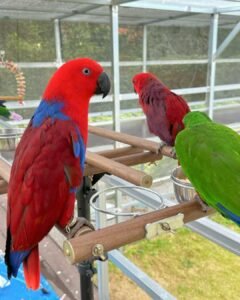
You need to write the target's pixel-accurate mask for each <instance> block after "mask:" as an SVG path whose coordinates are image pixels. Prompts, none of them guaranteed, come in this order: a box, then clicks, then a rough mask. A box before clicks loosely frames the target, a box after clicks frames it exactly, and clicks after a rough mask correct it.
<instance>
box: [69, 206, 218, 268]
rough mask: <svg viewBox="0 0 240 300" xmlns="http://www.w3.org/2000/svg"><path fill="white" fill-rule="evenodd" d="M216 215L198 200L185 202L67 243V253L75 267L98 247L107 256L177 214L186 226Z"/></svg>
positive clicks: (140, 237) (141, 237) (90, 255)
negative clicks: (154, 224) (205, 210)
mask: <svg viewBox="0 0 240 300" xmlns="http://www.w3.org/2000/svg"><path fill="white" fill-rule="evenodd" d="M213 212H214V210H213V209H211V208H209V210H208V211H207V212H203V210H202V207H201V206H200V204H199V203H198V202H197V201H195V200H192V201H189V202H184V203H181V204H178V205H174V206H172V207H168V208H165V209H161V210H157V211H154V212H150V213H147V214H144V215H142V216H139V217H137V218H134V219H131V220H128V221H125V222H122V223H119V224H115V225H112V226H108V227H105V228H103V229H100V230H97V231H93V232H90V233H88V234H85V235H82V236H79V237H76V238H73V239H70V240H68V241H65V242H64V253H65V255H66V256H67V257H68V258H69V260H70V261H71V263H73V264H74V263H77V262H81V261H84V260H87V259H89V258H91V257H92V250H93V248H94V246H95V245H96V244H101V245H103V247H104V251H106V252H107V251H110V250H113V249H116V248H119V247H121V246H124V245H126V244H129V243H132V242H135V241H138V240H141V239H143V238H144V237H145V234H146V232H145V226H146V225H147V224H150V223H154V222H157V221H159V220H161V219H165V218H168V217H171V216H175V215H177V214H178V213H183V214H184V223H187V222H191V221H193V220H196V219H199V218H202V217H205V216H207V215H209V214H211V213H213Z"/></svg>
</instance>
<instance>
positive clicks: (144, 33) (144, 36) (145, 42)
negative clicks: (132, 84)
mask: <svg viewBox="0 0 240 300" xmlns="http://www.w3.org/2000/svg"><path fill="white" fill-rule="evenodd" d="M142 64H143V67H142V71H143V72H146V71H147V25H144V26H143V61H142Z"/></svg>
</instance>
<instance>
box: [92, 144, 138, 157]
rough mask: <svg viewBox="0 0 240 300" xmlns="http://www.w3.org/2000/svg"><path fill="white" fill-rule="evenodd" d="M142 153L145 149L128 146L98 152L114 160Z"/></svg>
mask: <svg viewBox="0 0 240 300" xmlns="http://www.w3.org/2000/svg"><path fill="white" fill-rule="evenodd" d="M141 152H143V149H141V148H137V147H132V146H126V147H120V148H115V149H111V150H103V151H98V152H97V154H99V155H102V156H105V157H107V158H114V157H119V156H125V155H130V154H135V153H141Z"/></svg>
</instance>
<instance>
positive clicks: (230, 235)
mask: <svg viewBox="0 0 240 300" xmlns="http://www.w3.org/2000/svg"><path fill="white" fill-rule="evenodd" d="M186 226H187V227H189V228H191V229H192V230H193V231H194V232H196V233H199V234H200V235H202V236H204V237H205V238H207V239H209V240H211V241H213V242H214V243H216V244H218V245H220V246H221V247H223V248H225V249H227V250H229V251H231V252H233V253H235V254H237V255H240V234H239V233H237V232H234V231H233V230H231V229H229V228H227V227H225V226H223V225H220V224H218V223H216V222H214V221H212V220H210V219H209V218H203V219H199V220H197V221H193V222H190V223H188V224H187V225H186Z"/></svg>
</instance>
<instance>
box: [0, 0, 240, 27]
mask: <svg viewBox="0 0 240 300" xmlns="http://www.w3.org/2000/svg"><path fill="white" fill-rule="evenodd" d="M112 4H114V5H118V12H119V23H120V24H130V25H142V24H148V25H161V26H169V25H181V26H196V25H197V26H208V25H209V15H210V14H213V13H220V14H221V16H220V18H219V25H220V26H221V25H222V26H232V25H234V24H236V23H237V22H239V21H240V0H238V1H237V0H235V1H234V0H232V1H228V0H211V1H209V0H201V1H200V0H198V1H196V0H175V1H174V0H150V1H147V0H139V1H129V0H128V1H127V0H115V1H114V0H89V1H87V0H17V1H16V0H0V19H31V20H54V19H60V20H66V21H79V22H94V23H109V22H110V8H109V7H110V5H112Z"/></svg>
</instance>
